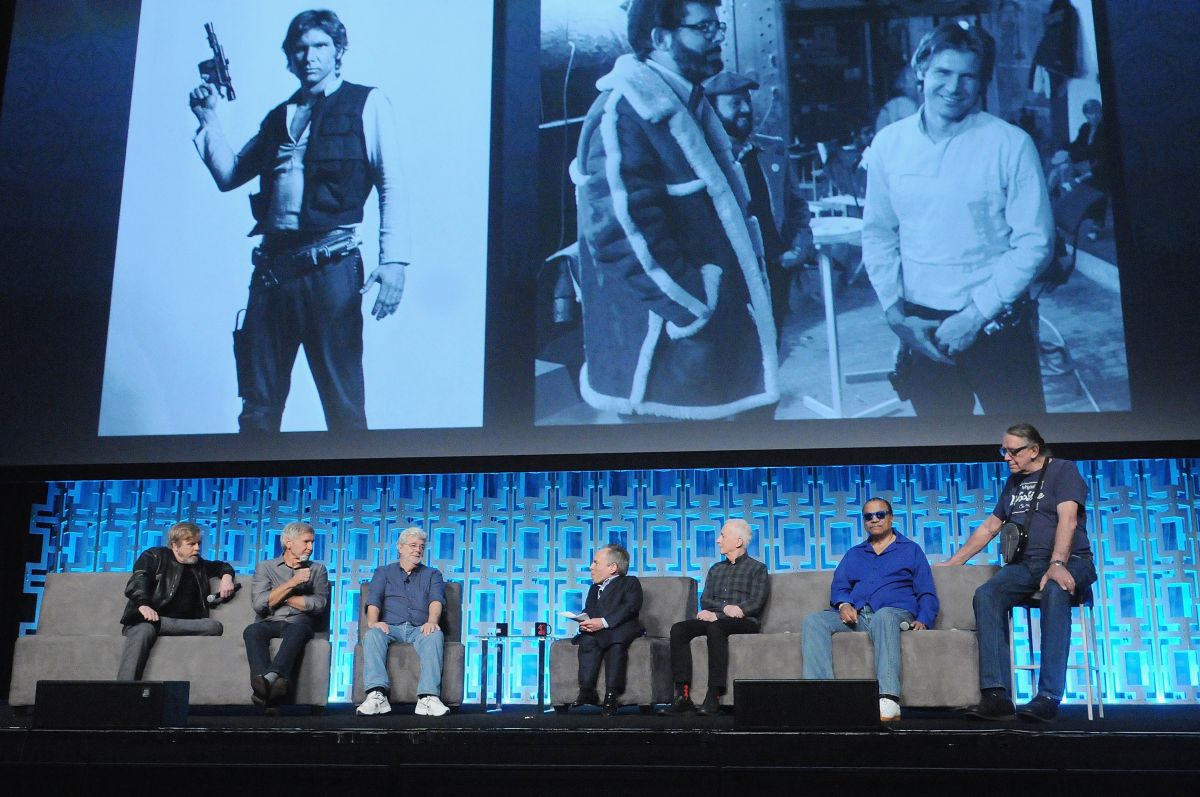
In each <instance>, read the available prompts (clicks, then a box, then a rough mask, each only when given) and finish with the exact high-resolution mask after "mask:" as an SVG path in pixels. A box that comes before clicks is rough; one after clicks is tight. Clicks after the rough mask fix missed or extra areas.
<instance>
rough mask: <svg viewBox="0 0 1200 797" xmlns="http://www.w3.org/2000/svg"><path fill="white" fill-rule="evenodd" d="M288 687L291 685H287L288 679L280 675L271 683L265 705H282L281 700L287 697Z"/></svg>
mask: <svg viewBox="0 0 1200 797" xmlns="http://www.w3.org/2000/svg"><path fill="white" fill-rule="evenodd" d="M290 686H291V684H289V683H288V679H287V678H284V677H283V676H282V675H281V676H279V677H278V678H276V679H275V680H274V681H273V682H272V683H271V692H270V694H268V695H267V705H268V706H277V705H279V704H280V703H282V702H283V700H284V699H285V698H286V697H287V696H288V688H289V687H290Z"/></svg>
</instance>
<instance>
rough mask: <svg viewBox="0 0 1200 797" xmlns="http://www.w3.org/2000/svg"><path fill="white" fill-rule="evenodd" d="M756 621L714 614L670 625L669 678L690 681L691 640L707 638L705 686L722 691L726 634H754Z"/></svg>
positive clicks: (726, 661)
mask: <svg viewBox="0 0 1200 797" xmlns="http://www.w3.org/2000/svg"><path fill="white" fill-rule="evenodd" d="M757 633H758V621H756V620H752V619H750V618H748V617H717V619H716V620H714V621H712V622H711V623H710V622H708V621H706V620H684V621H683V622H680V623H676V624H675V625H673V626H671V677H672V679H673V680H674V681H675V683H676V684H690V683H691V682H692V648H691V641H692V640H693V639H695V638H696V637H698V636H707V637H708V688H709V689H715V690H716V693H717V694H724V692H725V679H726V677H727V676H728V675H729V635H730V634H757Z"/></svg>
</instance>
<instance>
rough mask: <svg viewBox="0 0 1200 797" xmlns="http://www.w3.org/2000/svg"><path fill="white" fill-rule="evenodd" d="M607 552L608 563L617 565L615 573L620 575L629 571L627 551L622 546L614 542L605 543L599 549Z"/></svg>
mask: <svg viewBox="0 0 1200 797" xmlns="http://www.w3.org/2000/svg"><path fill="white" fill-rule="evenodd" d="M600 550H601V551H606V552H607V553H608V563H609V564H613V565H616V566H617V573H619V574H620V575H622V576H624V575H628V573H629V551H627V550H625V549H624V548H622V547H621V546H620V545H617V544H616V543H612V544H610V545H605V546H604V547H603V548H601V549H600Z"/></svg>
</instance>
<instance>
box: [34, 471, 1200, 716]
mask: <svg viewBox="0 0 1200 797" xmlns="http://www.w3.org/2000/svg"><path fill="white" fill-rule="evenodd" d="M1076 464H1077V465H1078V467H1079V470H1080V473H1081V474H1082V475H1083V477H1084V479H1085V480H1086V481H1087V484H1088V487H1089V499H1088V515H1087V521H1088V524H1087V525H1088V533H1089V534H1090V535H1091V539H1092V544H1093V549H1094V551H1095V555H1096V563H1097V571H1098V573H1099V581H1098V582H1097V584H1096V586H1095V588H1094V591H1095V598H1096V607H1095V612H1094V616H1095V624H1096V631H1097V637H1098V639H1099V643H1100V644H1099V647H1100V665H1101V668H1102V677H1103V679H1104V683H1105V692H1106V695H1107V698H1108V700H1110V701H1111V702H1114V703H1195V702H1196V701H1197V699H1198V698H1200V617H1198V612H1200V609H1198V608H1197V605H1198V603H1200V565H1198V562H1200V550H1198V547H1200V540H1198V532H1197V523H1198V519H1200V473H1198V471H1200V460H1197V459H1139V460H1102V461H1080V462H1077V463H1076ZM1007 475H1008V469H1007V467H1006V466H1005V465H1004V464H1003V463H999V462H990V463H946V464H914V465H877V466H859V465H853V466H831V467H794V468H708V469H688V470H682V469H681V470H618V471H563V472H526V473H470V474H468V473H463V474H436V475H420V474H415V475H414V474H398V475H389V476H309V477H270V478H230V479H225V478H216V479H144V480H122V481H71V482H49V483H47V485H46V500H45V501H44V502H43V503H40V504H38V505H37V506H35V507H33V512H32V513H31V518H32V519H31V522H30V528H29V533H30V534H32V535H35V536H36V537H37V538H38V539H39V541H40V543H41V544H40V549H41V551H42V555H41V558H40V559H39V560H38V561H36V562H29V563H27V564H26V572H25V583H24V589H25V592H26V593H28V594H30V595H32V596H33V597H34V601H33V605H34V607H35V608H34V616H32V617H29V618H27V621H26V622H23V623H22V625H21V633H22V634H32V633H36V632H37V622H38V612H39V611H40V597H41V592H42V588H43V586H44V584H45V575H46V573H48V572H121V571H128V570H129V569H130V568H131V567H132V565H133V561H134V559H135V558H136V557H137V554H138V552H140V551H141V550H143V549H145V548H148V547H150V546H154V545H161V544H163V540H164V538H165V534H166V531H167V530H168V529H169V528H170V526H171V524H173V523H175V522H177V521H179V520H192V521H194V522H196V523H197V524H199V526H200V527H201V529H202V530H203V532H204V538H203V540H202V544H203V550H204V552H205V555H206V556H207V557H209V558H219V559H222V560H224V561H227V562H229V563H230V564H231V565H233V567H234V569H235V570H236V571H237V572H238V573H247V574H248V573H252V572H253V571H254V565H255V563H256V562H258V561H260V560H262V559H266V558H270V557H273V556H277V555H278V554H279V533H280V530H281V529H282V528H283V526H284V525H286V524H287V523H288V522H290V521H292V520H304V521H307V522H309V523H311V524H312V526H313V528H314V529H315V531H316V540H315V544H314V552H313V556H314V558H316V559H318V560H319V561H321V562H324V563H325V565H326V566H327V567H328V568H329V573H330V582H331V589H332V595H331V602H330V612H331V614H330V625H331V630H330V636H331V643H332V646H333V666H332V679H331V683H330V690H329V699H330V701H331V702H345V701H347V700H348V699H349V695H350V690H351V683H350V679H351V673H352V672H353V664H354V661H353V656H354V646H355V643H356V642H357V634H358V615H359V612H361V611H362V585H363V583H364V582H366V581H368V580H369V579H370V578H371V574H372V573H373V572H374V571H375V568H377V567H379V566H380V565H383V564H386V563H388V562H391V561H394V559H395V542H396V537H397V535H398V534H399V532H400V531H401V530H402V529H404V528H405V527H407V526H410V525H418V526H420V527H421V528H423V529H425V530H426V532H428V534H429V542H428V545H427V557H428V562H429V564H431V565H432V566H434V567H437V568H439V569H440V570H441V571H442V573H443V574H444V575H445V577H446V578H447V579H448V580H452V581H457V582H459V583H460V584H462V587H463V635H464V640H465V641H466V642H467V643H468V645H467V651H468V653H467V671H466V700H467V701H471V702H474V701H478V700H479V699H480V683H479V678H480V673H481V671H482V667H483V664H484V663H483V662H481V661H480V645H479V644H478V640H479V638H480V635H486V634H487V633H488V632H489V630H491V629H492V628H494V626H495V624H496V623H501V622H504V623H508V625H509V629H510V633H512V634H516V635H523V634H531V633H532V632H533V626H534V623H536V622H548V623H550V625H551V628H552V634H553V635H554V636H557V637H566V636H568V635H570V634H571V633H573V628H572V627H571V623H570V621H567V620H565V619H563V618H561V616H560V615H559V612H561V611H563V610H567V609H569V610H573V611H575V610H579V609H580V608H581V606H582V602H583V598H584V596H585V595H586V593H587V588H588V583H589V578H588V565H589V563H590V562H591V559H592V554H593V552H594V550H595V549H596V548H597V547H599V546H601V545H604V544H607V543H609V542H616V543H620V544H621V545H624V546H625V547H626V548H628V549H629V551H630V554H631V557H632V561H631V563H630V572H632V573H634V574H636V575H638V576H640V577H642V578H653V577H654V576H659V575H690V576H692V577H694V578H696V579H697V581H699V582H701V584H702V583H703V579H704V574H705V572H706V571H707V569H708V568H709V567H710V566H711V565H712V564H713V563H714V562H716V561H717V558H718V556H719V554H718V552H717V550H716V537H717V533H718V531H719V530H720V528H721V524H722V523H724V522H725V520H726V519H727V518H730V517H743V518H745V519H746V520H747V521H748V522H749V523H750V524H751V526H752V527H753V529H754V532H755V537H754V540H753V543H752V544H751V547H750V550H751V553H752V554H753V555H754V556H755V557H756V558H759V559H761V560H763V561H764V562H766V564H767V566H768V568H770V570H771V571H772V572H786V571H794V570H828V569H832V568H834V567H836V566H837V563H838V562H839V561H840V560H841V557H842V556H843V555H844V554H845V552H846V550H847V549H848V548H850V547H851V546H852V545H854V544H856V543H857V542H859V541H861V540H862V539H863V529H862V523H861V520H860V518H859V512H860V510H861V507H862V504H863V502H864V501H866V500H867V498H869V497H871V496H876V495H877V496H882V497H884V498H887V499H888V500H889V501H891V503H892V505H893V507H894V508H895V512H896V525H897V527H898V528H900V529H901V530H902V531H904V532H905V533H906V534H908V535H909V536H910V537H912V538H913V539H915V540H916V541H917V542H919V543H920V544H921V546H922V548H923V549H924V550H925V553H926V555H927V556H928V557H929V560H930V561H931V562H940V561H943V560H945V559H947V558H949V557H950V556H951V555H952V554H953V553H954V551H955V550H957V549H958V547H959V546H961V545H962V544H963V542H964V541H965V540H966V539H967V538H968V537H969V536H970V535H971V532H972V531H974V530H975V528H977V527H978V526H979V524H980V523H982V522H983V521H984V520H985V519H986V518H987V517H988V515H989V514H991V511H992V509H993V508H994V506H995V503H996V500H997V497H998V495H999V493H1000V490H1001V488H1002V487H1003V484H1004V480H1005V479H1006V478H1007ZM985 562H991V563H999V550H998V546H997V544H996V543H995V542H993V543H992V544H991V545H990V546H989V547H988V548H987V549H985V550H984V551H983V552H981V553H980V554H978V555H977V556H976V558H975V563H985ZM117 621H118V618H115V617H114V618H113V622H114V623H116V622H117ZM1022 626H1023V620H1020V621H1018V628H1019V629H1020V628H1022ZM1034 631H1035V633H1036V628H1035V629H1034ZM1017 638H1018V643H1017V654H1018V657H1019V658H1020V659H1021V660H1028V658H1029V657H1030V655H1034V656H1036V648H1037V646H1036V637H1035V644H1034V646H1033V650H1032V651H1031V650H1030V646H1029V644H1028V642H1026V641H1024V640H1025V638H1026V637H1025V635H1024V634H1020V635H1018V637H1017ZM1080 640H1081V636H1080V629H1079V628H1078V626H1076V627H1075V629H1074V633H1073V643H1072V655H1073V656H1078V655H1082V654H1081V653H1080V652H1079V651H1080V650H1081V642H1080ZM493 649H494V647H493ZM493 655H494V654H493ZM505 656H506V657H507V661H506V664H507V666H506V668H505V669H506V681H505V683H504V684H503V685H502V689H503V692H504V700H505V702H506V703H532V702H536V699H537V692H538V683H537V648H536V645H535V644H534V643H533V642H532V640H521V639H513V640H510V641H509V642H508V643H507V646H506V648H505ZM488 666H489V669H491V672H493V673H494V672H495V670H494V666H495V665H494V662H489V663H488ZM1084 686H1085V683H1084V681H1083V678H1082V675H1081V674H1080V673H1077V672H1075V671H1071V673H1070V678H1069V679H1068V685H1067V695H1066V699H1067V700H1080V699H1082V697H1083V690H1084ZM489 688H491V685H489ZM1030 689H1031V682H1030V679H1028V678H1024V679H1023V681H1021V682H1018V690H1019V692H1022V694H1019V695H1018V699H1027V698H1028V697H1030Z"/></svg>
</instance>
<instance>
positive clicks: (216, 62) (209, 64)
mask: <svg viewBox="0 0 1200 797" xmlns="http://www.w3.org/2000/svg"><path fill="white" fill-rule="evenodd" d="M204 32H205V33H206V34H208V46H209V47H211V48H212V53H213V57H212V58H210V59H209V60H207V61H202V62H201V63H200V65H199V69H200V79H201V80H203V81H204V82H205V83H208V84H210V85H213V86H216V87H217V93H218V94H220V95H221V96H222V97H224V98H225V99H227V100H230V101H233V100H234V99H236V98H237V95H236V94H234V92H233V79H232V78H231V77H230V76H229V59H228V58H226V57H225V50H224V49H222V47H221V42H219V41H217V32H216V31H215V30H213V24H212V23H211V22H206V23H204Z"/></svg>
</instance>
